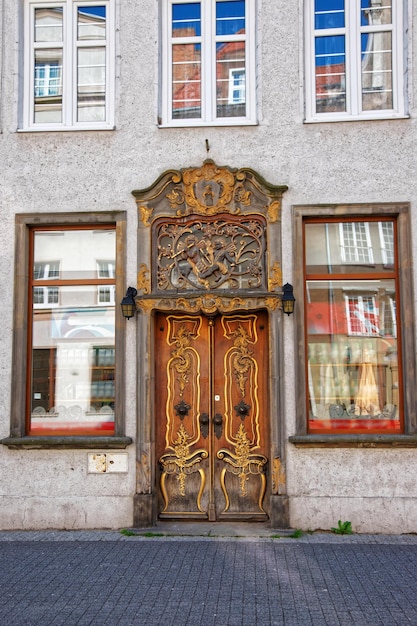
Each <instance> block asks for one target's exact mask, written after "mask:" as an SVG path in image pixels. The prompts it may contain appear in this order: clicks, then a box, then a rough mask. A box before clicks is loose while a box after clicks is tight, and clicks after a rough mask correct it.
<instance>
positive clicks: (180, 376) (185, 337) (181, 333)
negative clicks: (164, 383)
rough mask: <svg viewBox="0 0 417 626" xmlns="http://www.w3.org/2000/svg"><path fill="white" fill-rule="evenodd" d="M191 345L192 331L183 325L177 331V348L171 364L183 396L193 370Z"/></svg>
mask: <svg viewBox="0 0 417 626" xmlns="http://www.w3.org/2000/svg"><path fill="white" fill-rule="evenodd" d="M189 347H190V331H189V330H188V329H187V328H186V327H185V326H184V325H183V326H180V328H179V329H178V332H177V336H176V341H175V348H174V350H172V352H171V354H172V358H171V365H172V367H173V368H174V369H175V371H176V372H177V381H178V384H179V396H180V398H182V396H183V393H184V389H185V386H186V384H187V383H188V376H189V374H190V371H191V365H192V363H191V357H190V354H189V353H188V348H189Z"/></svg>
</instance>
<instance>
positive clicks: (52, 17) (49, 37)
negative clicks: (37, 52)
mask: <svg viewBox="0 0 417 626" xmlns="http://www.w3.org/2000/svg"><path fill="white" fill-rule="evenodd" d="M62 15H63V9H62V8H55V9H53V8H51V7H49V8H43V9H35V41H50V42H52V41H62Z"/></svg>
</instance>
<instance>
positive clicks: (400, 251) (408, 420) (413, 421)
mask: <svg viewBox="0 0 417 626" xmlns="http://www.w3.org/2000/svg"><path fill="white" fill-rule="evenodd" d="M386 217H391V218H393V219H395V220H396V224H397V246H398V248H397V258H398V285H399V293H398V298H399V301H398V302H399V303H398V307H399V313H398V320H399V324H400V326H401V328H400V329H398V331H399V341H400V342H401V351H402V371H403V376H404V381H403V384H402V404H403V432H402V433H401V434H383V433H380V432H374V433H372V434H365V433H358V434H355V433H352V434H350V433H342V432H338V431H332V432H328V433H318V434H312V433H309V431H308V412H307V406H308V387H307V371H306V369H307V368H306V346H307V341H306V325H305V313H306V312H305V304H304V302H305V301H304V285H305V280H306V277H305V268H304V266H303V265H304V262H302V263H300V259H304V249H305V241H304V222H305V221H310V222H311V221H312V220H313V221H322V222H325V221H327V220H329V219H331V220H332V221H333V220H334V219H335V218H340V219H342V220H343V221H345V220H349V219H352V218H356V219H358V218H361V219H363V220H364V221H368V220H370V221H377V220H378V218H386ZM410 219H411V218H410V212H409V205H408V204H387V203H384V204H378V205H376V204H375V205H369V204H360V205H331V206H323V205H315V206H314V205H313V206H311V205H310V206H307V205H301V206H294V207H293V220H294V248H293V249H294V268H295V270H294V274H295V276H294V278H295V280H294V283H295V288H294V292H295V295H296V298H297V311H296V346H297V351H296V389H297V390H298V391H299V392H298V393H297V394H296V398H295V401H296V434H295V435H292V436H290V437H289V440H290V442H292V443H294V444H296V445H307V446H310V445H313V446H314V445H319V446H326V445H330V446H332V445H335V446H346V445H347V446H349V445H353V446H355V445H359V446H361V445H364V446H367V445H369V446H375V445H383V446H384V445H387V446H391V445H399V446H401V445H404V446H409V445H410V446H415V445H417V403H416V397H415V391H414V390H415V385H416V372H417V370H416V354H415V337H414V325H415V321H414V307H413V304H412V303H413V302H414V298H413V287H412V285H413V281H412V261H411V259H412V246H411V238H410ZM371 276H372V274H371V273H370V274H369V277H370V278H371Z"/></svg>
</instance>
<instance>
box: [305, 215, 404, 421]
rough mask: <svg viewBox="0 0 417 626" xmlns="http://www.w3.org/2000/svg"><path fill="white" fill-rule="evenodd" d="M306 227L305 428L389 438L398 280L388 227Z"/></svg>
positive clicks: (396, 397)
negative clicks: (307, 411) (386, 434)
mask: <svg viewBox="0 0 417 626" xmlns="http://www.w3.org/2000/svg"><path fill="white" fill-rule="evenodd" d="M305 229H306V230H305V232H306V278H307V281H306V294H307V298H306V307H307V346H308V348H307V356H308V361H307V378H308V389H309V407H310V429H311V430H312V431H314V432H316V431H317V430H324V431H328V430H330V431H332V430H335V429H336V430H339V431H340V430H342V431H351V430H356V431H358V430H359V431H366V432H369V429H376V430H378V429H379V430H381V431H383V432H385V431H386V429H388V430H391V431H394V432H395V431H397V430H399V428H400V412H401V395H400V393H399V378H398V351H399V348H400V346H399V345H398V339H397V323H396V306H395V302H396V291H397V287H396V282H397V274H396V267H395V265H393V264H387V263H386V260H387V258H391V260H393V257H394V254H393V252H394V232H395V230H394V221H393V220H390V219H387V220H375V221H369V220H368V221H366V222H365V221H362V220H348V219H346V220H344V221H341V222H340V221H336V220H334V221H332V222H330V221H329V222H320V220H317V221H316V222H313V221H312V222H311V223H308V224H306V226H305ZM367 246H368V248H367ZM387 249H388V250H391V257H387V254H386V250H387ZM366 250H367V252H366V253H365V251H366Z"/></svg>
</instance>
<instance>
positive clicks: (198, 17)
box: [167, 0, 251, 121]
mask: <svg viewBox="0 0 417 626" xmlns="http://www.w3.org/2000/svg"><path fill="white" fill-rule="evenodd" d="M249 5H251V3H250V2H248V0H226V1H222V2H216V1H215V0H203V1H202V2H197V3H179V2H172V3H168V7H169V8H170V9H171V14H170V22H169V25H168V26H167V30H168V32H169V35H168V43H167V48H168V50H169V56H170V63H171V66H170V67H168V72H167V73H168V75H169V77H170V78H169V79H168V81H169V84H170V90H171V97H170V104H169V107H170V109H171V110H170V113H169V116H170V117H172V119H177V120H180V119H201V120H202V121H214V120H215V119H216V118H232V117H240V118H244V117H245V116H247V115H248V103H247V90H248V82H247V81H248V66H247V64H248V25H247V19H248V13H249ZM168 10H169V9H168ZM213 23H214V24H215V27H214V30H213ZM213 61H214V64H213Z"/></svg>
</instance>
